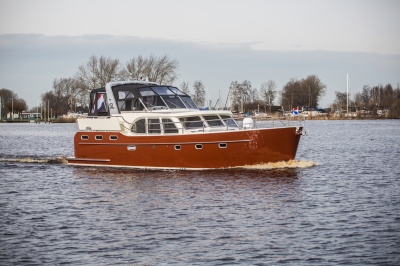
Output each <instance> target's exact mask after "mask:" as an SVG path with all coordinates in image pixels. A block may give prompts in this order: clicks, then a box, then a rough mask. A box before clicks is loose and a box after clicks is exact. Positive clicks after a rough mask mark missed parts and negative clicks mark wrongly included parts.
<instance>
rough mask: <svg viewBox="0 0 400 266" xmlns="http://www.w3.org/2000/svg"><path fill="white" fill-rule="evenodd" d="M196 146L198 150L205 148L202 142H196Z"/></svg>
mask: <svg viewBox="0 0 400 266" xmlns="http://www.w3.org/2000/svg"><path fill="white" fill-rule="evenodd" d="M195 147H196V149H197V150H201V149H203V145H202V144H196V145H195Z"/></svg>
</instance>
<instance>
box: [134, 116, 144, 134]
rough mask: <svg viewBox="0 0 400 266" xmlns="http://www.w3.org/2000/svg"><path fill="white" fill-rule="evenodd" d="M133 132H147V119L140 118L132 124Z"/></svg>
mask: <svg viewBox="0 0 400 266" xmlns="http://www.w3.org/2000/svg"><path fill="white" fill-rule="evenodd" d="M132 132H136V133H146V119H144V118H143V119H139V120H137V121H136V122H135V124H134V125H133V126H132Z"/></svg>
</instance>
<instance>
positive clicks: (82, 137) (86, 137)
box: [81, 135, 89, 140]
mask: <svg viewBox="0 0 400 266" xmlns="http://www.w3.org/2000/svg"><path fill="white" fill-rule="evenodd" d="M81 139H83V140H88V139H89V136H88V135H82V136H81Z"/></svg>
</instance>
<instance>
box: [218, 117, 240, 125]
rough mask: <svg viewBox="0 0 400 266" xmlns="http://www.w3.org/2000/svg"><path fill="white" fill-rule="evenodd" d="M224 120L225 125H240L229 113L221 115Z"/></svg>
mask: <svg viewBox="0 0 400 266" xmlns="http://www.w3.org/2000/svg"><path fill="white" fill-rule="evenodd" d="M221 118H222V121H224V123H225V125H226V126H228V127H238V125H237V124H236V121H235V120H234V119H233V118H232V117H230V116H227V115H221Z"/></svg>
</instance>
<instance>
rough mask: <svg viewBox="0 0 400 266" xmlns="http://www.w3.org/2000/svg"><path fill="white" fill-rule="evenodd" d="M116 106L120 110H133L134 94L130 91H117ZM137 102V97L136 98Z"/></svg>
mask: <svg viewBox="0 0 400 266" xmlns="http://www.w3.org/2000/svg"><path fill="white" fill-rule="evenodd" d="M117 102H118V108H119V110H120V111H133V110H135V104H136V105H137V103H135V96H134V95H133V94H132V92H131V91H118V100H117ZM136 102H137V99H136Z"/></svg>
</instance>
